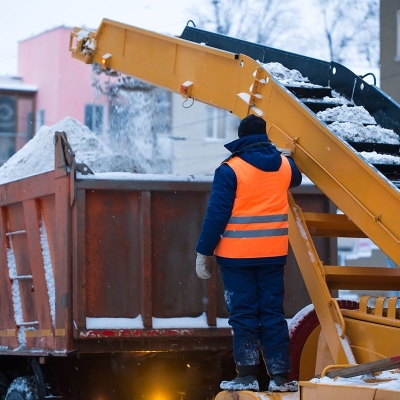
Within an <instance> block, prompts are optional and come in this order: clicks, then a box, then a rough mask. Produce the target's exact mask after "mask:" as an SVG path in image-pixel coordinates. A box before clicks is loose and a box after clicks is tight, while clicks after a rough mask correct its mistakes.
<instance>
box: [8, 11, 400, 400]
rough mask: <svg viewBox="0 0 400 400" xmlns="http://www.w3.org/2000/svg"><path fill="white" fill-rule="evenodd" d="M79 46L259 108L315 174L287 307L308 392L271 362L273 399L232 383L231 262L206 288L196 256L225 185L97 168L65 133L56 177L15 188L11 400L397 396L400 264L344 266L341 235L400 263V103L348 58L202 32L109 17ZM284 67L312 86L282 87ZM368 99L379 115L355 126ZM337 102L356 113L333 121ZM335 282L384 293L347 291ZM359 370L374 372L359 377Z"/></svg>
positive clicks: (155, 76) (162, 83) (298, 205)
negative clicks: (225, 282) (226, 294)
mask: <svg viewBox="0 0 400 400" xmlns="http://www.w3.org/2000/svg"><path fill="white" fill-rule="evenodd" d="M69 49H70V51H71V55H72V57H74V58H76V59H78V60H81V61H83V62H85V63H88V64H91V63H97V64H99V65H100V66H101V67H102V68H103V69H104V70H105V71H106V72H107V73H110V74H113V73H114V72H118V73H123V74H127V75H129V76H132V77H135V78H137V79H140V80H143V81H145V82H148V83H150V84H153V85H156V86H159V87H162V88H164V89H166V90H169V91H171V92H174V93H177V94H180V95H182V96H183V97H184V98H185V99H189V100H190V101H196V100H197V101H200V102H203V103H206V104H209V105H212V106H214V107H219V108H222V109H225V110H227V111H228V112H232V113H234V114H236V115H237V116H238V117H239V118H243V117H245V116H246V115H248V114H250V113H254V114H257V115H260V116H262V117H263V118H264V119H265V120H266V122H267V127H268V135H269V138H270V139H271V141H272V142H273V143H274V144H275V145H276V146H278V147H284V148H288V149H290V150H291V151H292V154H293V158H294V159H295V161H296V163H297V165H298V166H299V168H300V169H301V170H302V172H303V173H304V174H305V175H306V176H307V177H308V178H309V179H310V180H311V181H312V182H313V185H302V186H300V187H299V188H296V189H294V190H292V191H291V192H290V193H289V202H290V213H289V218H290V245H291V253H290V256H289V259H288V265H287V272H288V273H287V276H286V278H285V279H286V297H287V300H286V299H285V301H286V303H285V304H286V305H285V306H286V311H287V310H288V309H290V310H291V311H290V312H289V313H288V316H289V317H290V318H291V322H290V334H291V363H292V371H291V374H292V378H293V379H298V380H299V382H300V385H299V386H300V388H299V392H297V393H289V394H288V393H271V392H268V387H267V386H266V385H265V386H264V387H263V382H267V381H268V379H267V377H266V376H264V377H263V376H262V374H263V373H264V374H266V371H260V375H261V376H260V383H261V388H262V390H263V391H262V392H258V393H253V392H238V393H236V392H221V391H219V389H218V385H219V382H220V381H221V380H222V379H232V378H233V377H234V376H235V371H234V364H233V362H232V354H231V353H232V337H231V330H230V327H229V325H228V324H227V314H226V310H225V304H224V299H223V289H222V286H221V281H220V278H219V276H218V274H219V272H218V268H214V271H213V274H212V277H211V279H210V280H208V281H207V282H204V281H201V280H200V279H198V278H197V276H196V275H195V272H194V267H193V266H194V262H195V254H194V252H193V249H194V247H195V243H196V240H197V237H198V233H199V232H200V229H201V224H202V220H203V216H204V213H205V210H206V207H207V200H208V197H209V193H210V190H211V183H212V179H211V178H207V177H189V176H188V177H184V176H182V177H178V176H155V175H152V176H148V175H141V174H131V175H130V176H126V175H123V176H118V175H115V176H113V177H111V176H110V175H109V174H104V175H103V174H97V173H95V174H93V173H91V171H90V165H78V164H77V163H76V162H75V157H74V151H73V149H72V148H71V146H70V145H69V143H68V132H58V131H57V132H55V137H54V143H55V150H54V151H55V164H54V170H53V171H49V172H46V173H40V174H37V175H32V176H29V177H26V178H24V179H19V180H15V181H11V182H9V183H5V184H2V185H0V210H1V212H0V234H1V237H2V238H3V240H2V246H1V247H0V248H1V250H0V271H1V274H0V304H1V315H2V317H1V320H0V398H4V399H6V400H15V399H18V400H28V399H34V400H43V399H45V398H50V397H57V398H64V399H83V398H85V399H160V400H175V399H199V400H205V399H211V398H217V399H218V400H224V399H225V398H226V399H228V398H229V399H231V398H237V397H240V398H242V399H243V400H244V399H246V400H249V399H254V400H257V399H266V398H272V399H299V400H309V399H317V398H324V399H327V400H330V399H333V398H337V397H338V396H339V397H340V398H342V399H350V398H363V399H364V398H365V399H376V400H378V399H381V400H382V399H385V400H388V399H389V400H390V399H394V398H398V395H399V394H400V392H399V391H398V389H396V386H395V385H396V383H397V384H398V380H396V373H395V368H396V366H397V365H398V361H399V357H398V355H399V354H400V344H399V340H398V339H399V328H400V320H399V318H400V314H399V309H398V308H397V297H396V296H392V297H391V296H389V295H388V293H390V291H394V292H396V291H400V274H399V269H398V268H386V267H384V266H375V267H363V266H359V267H349V266H339V265H331V264H338V263H337V257H336V250H337V248H336V241H337V238H341V237H351V238H369V239H371V240H372V241H373V242H374V243H375V244H376V245H377V246H378V247H379V248H380V249H381V250H382V252H383V253H384V254H386V255H387V256H388V257H389V258H390V259H391V260H393V262H394V263H395V264H397V265H400V252H399V242H400V213H399V212H398V210H400V207H399V206H400V194H399V178H398V176H399V167H398V165H396V164H395V163H393V162H389V161H388V160H395V159H396V157H397V156H398V154H399V147H400V144H399V140H398V135H399V133H400V117H399V114H400V113H399V105H398V104H397V103H395V102H393V101H392V100H391V99H390V98H388V96H386V95H385V94H384V93H382V92H381V91H380V90H379V89H378V88H377V87H376V86H375V85H371V84H368V83H367V82H366V80H364V79H363V78H362V77H359V76H356V75H355V74H353V73H352V72H351V71H349V70H348V69H346V68H345V67H343V66H341V65H339V64H336V63H328V62H324V61H320V60H316V59H311V58H307V57H303V56H300V55H296V54H291V53H287V52H283V51H280V50H277V49H272V48H268V47H265V46H261V45H257V44H254V43H247V42H244V41H240V40H237V39H234V38H229V37H225V36H221V35H218V34H214V33H211V32H206V31H202V30H199V29H197V28H195V27H190V26H187V27H186V28H185V29H184V31H183V33H182V35H181V36H180V37H170V36H166V35H160V34H157V33H153V32H150V31H146V30H142V29H139V28H136V27H132V26H129V25H126V24H122V23H119V22H115V21H111V20H108V19H104V20H103V21H102V22H101V24H100V26H99V28H98V30H97V31H88V30H85V29H80V28H75V29H74V30H73V32H71V39H70V43H69ZM271 63H279V64H282V65H283V66H285V67H286V68H288V69H290V70H293V69H296V70H297V71H299V72H300V73H301V74H302V76H304V77H307V78H308V80H309V84H305V83H306V82H305V81H302V84H299V83H298V82H297V83H296V82H295V83H293V82H282V81H280V80H279V77H277V76H274V75H273V73H271V72H270V71H272V64H271ZM269 64H270V65H269ZM360 107H363V109H365V110H366V111H365V112H366V113H367V114H368V118H366V121H363V122H361V123H358V124H356V128H357V129H356V131H357V132H358V135H353V136H351V135H350V134H349V133H348V132H347V131H346V129H345V128H347V129H348V130H350V128H351V127H354V126H353V125H352V124H353V123H354V119H353V117H354V115H353V117H352V113H351V111H352V110H359V109H360ZM339 108H340V109H342V108H343V109H344V108H346V112H345V113H340V114H341V115H343V114H345V115H346V116H347V118H349V119H348V120H347V121H346V120H340V121H337V120H336V121H335V120H334V119H329V118H330V117H328V118H324V117H323V116H324V115H325V114H319V113H323V111H324V110H337V109H339ZM330 115H331V116H334V115H335V114H334V113H332V114H330ZM374 130H376V131H378V132H379V133H377V134H376V135H375V136H374V134H371V133H370V132H375V131H374ZM381 130H383V133H385V135H388V136H390V138H391V140H387V141H389V143H386V142H385V141H384V140H378V139H377V138H378V137H381V136H383V133H382V131H381ZM362 133H364V135H363V134H362ZM365 138H371V139H368V140H363V139H365ZM374 138H375V139H374ZM350 139H351V140H350ZM396 139H397V141H396ZM372 154H373V155H374V156H375V158H372V156H371V155H372ZM377 154H381V156H380V157H379V156H377ZM390 157H391V158H390ZM376 160H378V161H376ZM338 210H340V212H339V211H338ZM297 272H298V273H297ZM303 288H304V289H303ZM338 290H365V291H374V292H373V293H374V294H377V295H374V296H365V297H361V298H360V300H359V301H350V300H343V299H337V293H338ZM302 291H303V292H304V293H302ZM303 295H304V296H303ZM293 310H295V311H296V312H293ZM354 368H356V371H355V370H354ZM384 370H385V371H386V370H388V371H390V373H391V375H389V376H386V377H385V378H382V377H381V374H378V372H380V371H384ZM361 372H362V373H364V374H365V373H369V374H370V375H369V378H368V379H366V378H365V379H358V380H357V382H356V383H354V382H352V384H348V383H347V381H346V379H347V380H349V378H346V377H349V376H358V375H359V374H360V373H361ZM388 373H389V372H388ZM354 374H356V375H354ZM334 375H335V376H336V377H338V379H336V380H334V379H333V378H332V376H334Z"/></svg>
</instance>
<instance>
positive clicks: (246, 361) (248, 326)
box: [196, 114, 302, 392]
mask: <svg viewBox="0 0 400 400" xmlns="http://www.w3.org/2000/svg"><path fill="white" fill-rule="evenodd" d="M225 147H226V148H227V149H228V150H229V151H230V152H231V153H232V154H231V155H230V156H229V157H228V158H227V159H226V160H225V161H223V163H222V164H221V165H220V166H219V167H218V168H217V169H216V170H215V175H214V180H213V185H212V191H211V195H210V199H209V202H208V207H207V212H206V216H205V218H204V221H203V226H202V229H201V233H200V236H199V239H198V242H197V245H196V253H197V257H196V273H197V275H198V276H199V277H200V278H201V279H208V278H210V276H211V274H210V267H211V265H212V256H213V255H215V257H216V261H217V263H218V265H219V266H220V267H221V275H222V281H223V285H224V297H225V302H226V308H227V311H228V313H229V324H230V325H231V326H232V330H233V356H234V360H235V365H236V371H237V376H236V378H235V379H233V380H231V381H223V382H222V383H221V385H220V387H221V389H223V390H253V391H258V390H259V383H258V380H257V373H258V364H259V359H260V351H261V354H262V357H263V359H264V362H265V364H266V367H267V371H268V374H269V376H270V383H269V390H271V391H280V392H289V391H297V388H298V384H297V382H296V381H290V380H289V372H290V360H289V333H288V326H287V322H286V320H285V315H284V310H283V297H284V283H283V277H284V265H285V264H286V258H287V253H288V199H287V195H288V193H287V191H288V189H289V188H292V187H296V186H299V185H300V184H301V180H302V175H301V172H300V171H299V170H298V168H297V167H296V165H295V163H294V161H293V159H292V158H291V157H290V156H291V152H290V150H287V149H278V148H277V147H275V145H274V144H272V143H271V142H270V141H269V139H268V135H267V130H266V122H265V120H264V119H262V118H260V117H258V116H256V115H253V114H251V115H249V116H247V117H246V118H244V119H243V120H242V121H241V122H240V124H239V128H238V139H236V140H234V141H233V142H231V143H228V144H226V145H225ZM284 154H285V155H284Z"/></svg>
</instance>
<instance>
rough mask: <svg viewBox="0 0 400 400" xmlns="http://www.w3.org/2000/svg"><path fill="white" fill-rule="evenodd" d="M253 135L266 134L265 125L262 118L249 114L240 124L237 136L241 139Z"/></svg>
mask: <svg viewBox="0 0 400 400" xmlns="http://www.w3.org/2000/svg"><path fill="white" fill-rule="evenodd" d="M254 133H267V124H266V123H265V121H264V120H263V119H262V118H260V117H257V116H256V115H254V114H250V115H248V116H247V117H245V118H243V119H242V121H241V122H240V124H239V129H238V136H239V137H240V138H241V137H243V136H246V135H252V134H254Z"/></svg>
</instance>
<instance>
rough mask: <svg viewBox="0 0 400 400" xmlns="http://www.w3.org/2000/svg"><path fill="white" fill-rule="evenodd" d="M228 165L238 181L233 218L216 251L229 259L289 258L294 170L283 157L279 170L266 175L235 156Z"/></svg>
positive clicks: (218, 254)
mask: <svg viewBox="0 0 400 400" xmlns="http://www.w3.org/2000/svg"><path fill="white" fill-rule="evenodd" d="M227 164H228V165H229V166H230V167H231V168H232V169H233V170H234V172H235V174H236V179H237V188H236V198H235V201H234V204H233V210H232V216H231V218H230V219H229V221H228V224H227V225H226V228H225V231H224V233H223V235H222V237H221V240H220V241H219V243H218V246H217V247H216V249H215V252H214V253H215V255H217V256H220V257H227V258H262V257H278V256H285V255H287V252H288V215H287V213H288V201H287V190H288V188H289V185H290V180H291V176H292V171H291V168H290V164H289V161H288V160H287V158H286V157H282V165H281V167H280V169H279V170H278V171H275V172H265V171H261V170H259V169H258V168H256V167H253V166H252V165H250V164H248V163H246V162H245V161H243V160H242V159H241V158H239V157H233V158H231V159H230V160H228V161H227Z"/></svg>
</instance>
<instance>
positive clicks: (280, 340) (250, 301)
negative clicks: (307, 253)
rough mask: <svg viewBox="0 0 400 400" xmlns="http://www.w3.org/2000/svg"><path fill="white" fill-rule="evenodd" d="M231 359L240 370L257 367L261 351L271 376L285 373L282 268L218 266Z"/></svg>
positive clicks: (286, 340) (287, 366)
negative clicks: (231, 339) (231, 341)
mask: <svg viewBox="0 0 400 400" xmlns="http://www.w3.org/2000/svg"><path fill="white" fill-rule="evenodd" d="M221 272H222V281H223V283H224V296H225V302H226V307H227V311H228V313H229V324H230V325H231V326H232V330H233V356H234V359H235V363H236V364H237V365H239V366H250V365H258V363H259V351H260V350H261V351H262V356H263V358H264V361H265V364H266V366H267V370H268V373H269V374H270V375H274V374H278V373H284V372H288V371H289V370H290V360H289V332H288V327H287V322H286V320H285V314H284V310H283V297H284V283H283V275H284V266H283V265H257V266H256V265H250V266H240V267H237V266H235V267H232V266H229V267H228V266H221Z"/></svg>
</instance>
